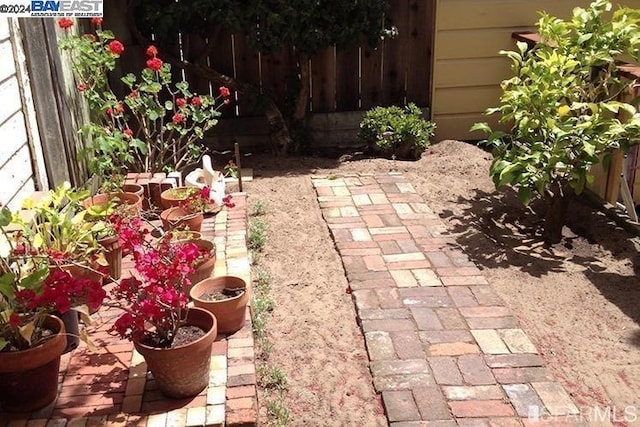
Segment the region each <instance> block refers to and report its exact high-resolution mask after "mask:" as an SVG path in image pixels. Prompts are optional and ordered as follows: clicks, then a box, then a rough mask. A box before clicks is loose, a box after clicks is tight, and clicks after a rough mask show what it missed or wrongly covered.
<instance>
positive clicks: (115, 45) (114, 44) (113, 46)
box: [109, 40, 124, 56]
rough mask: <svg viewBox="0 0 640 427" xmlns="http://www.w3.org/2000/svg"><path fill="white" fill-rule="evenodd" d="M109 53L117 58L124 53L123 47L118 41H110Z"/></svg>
mask: <svg viewBox="0 0 640 427" xmlns="http://www.w3.org/2000/svg"><path fill="white" fill-rule="evenodd" d="M109 52H111V53H113V54H114V55H118V56H119V55H122V52H124V45H123V44H122V43H121V42H120V41H118V40H112V41H111V42H110V43H109Z"/></svg>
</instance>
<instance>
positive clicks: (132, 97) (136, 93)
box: [127, 90, 140, 99]
mask: <svg viewBox="0 0 640 427" xmlns="http://www.w3.org/2000/svg"><path fill="white" fill-rule="evenodd" d="M127 96H128V97H129V98H131V99H134V98H138V97H140V94H139V93H138V91H137V90H132V91H131V93H130V94H129V95H127Z"/></svg>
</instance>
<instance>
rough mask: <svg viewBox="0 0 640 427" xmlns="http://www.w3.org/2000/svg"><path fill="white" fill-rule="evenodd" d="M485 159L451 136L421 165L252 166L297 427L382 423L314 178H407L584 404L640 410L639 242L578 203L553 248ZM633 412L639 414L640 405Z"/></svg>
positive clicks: (275, 355) (278, 357) (279, 351)
mask: <svg viewBox="0 0 640 427" xmlns="http://www.w3.org/2000/svg"><path fill="white" fill-rule="evenodd" d="M489 162H490V155H489V154H487V153H485V152H484V151H482V150H481V149H479V148H477V147H474V146H471V145H468V144H464V143H461V142H456V141H444V142H441V143H439V144H436V145H435V146H433V147H432V148H431V149H430V150H429V151H428V153H426V154H425V155H424V156H423V158H422V159H421V160H420V161H418V162H415V163H409V162H394V161H389V160H381V159H375V160H358V161H346V162H339V161H335V160H328V159H319V158H290V159H272V158H266V157H259V156H256V157H255V158H253V159H252V160H251V163H253V165H248V166H253V167H254V168H255V172H254V174H255V177H256V179H255V181H254V182H253V183H251V184H250V186H249V187H248V188H249V197H250V198H249V201H250V203H251V202H252V201H255V200H264V201H267V202H268V203H269V209H268V214H267V217H266V219H267V221H268V222H269V240H268V242H267V248H266V251H265V254H264V256H263V257H262V261H261V262H262V264H263V265H265V266H266V267H267V268H268V269H269V270H270V271H271V272H272V273H273V274H274V276H275V279H276V280H274V294H275V296H276V298H277V301H278V304H277V307H276V310H275V313H274V318H273V320H272V321H271V322H270V324H269V327H268V329H269V331H270V334H271V336H272V340H273V342H274V349H273V352H272V356H271V357H272V360H273V361H274V363H275V364H276V365H278V366H280V367H281V368H282V369H283V370H284V371H285V372H286V374H287V376H288V378H289V384H290V387H289V393H288V398H287V399H288V402H287V403H288V406H289V408H290V409H291V411H292V421H293V422H292V424H293V425H376V424H379V423H384V417H383V415H382V408H381V406H380V404H379V402H378V400H377V399H376V397H375V394H374V392H373V388H372V386H371V384H370V378H369V373H368V367H367V363H366V361H367V357H366V352H365V350H364V344H363V340H362V336H361V334H360V331H359V329H358V327H357V325H356V322H355V312H354V309H353V305H352V302H351V299H350V297H349V295H347V294H345V287H346V284H347V282H346V279H345V278H344V275H343V270H342V266H341V264H340V260H339V257H338V255H337V254H336V252H335V250H334V248H333V243H332V241H331V239H330V237H329V234H328V232H327V229H326V226H325V225H324V222H323V221H322V218H321V216H320V212H319V208H318V206H317V203H316V202H315V198H314V193H313V189H312V187H311V182H310V179H309V174H312V173H317V174H334V175H340V174H342V173H346V172H386V171H389V170H398V171H401V172H403V173H405V174H406V176H407V177H408V179H409V181H410V182H412V183H413V184H414V186H415V187H416V190H417V191H418V192H419V193H420V194H421V195H422V196H423V197H424V198H425V200H426V202H427V203H428V204H429V205H430V206H431V208H432V209H434V211H435V212H436V213H438V214H439V215H440V216H441V217H442V218H443V219H444V220H445V223H446V224H447V225H448V228H449V232H451V233H454V234H455V235H456V236H457V242H458V244H459V245H460V247H461V248H463V249H464V250H465V251H466V252H467V254H468V255H469V256H470V257H471V258H472V259H473V260H474V262H475V263H476V264H477V265H478V267H479V268H481V269H483V273H484V274H485V276H486V277H487V279H488V280H489V281H490V283H491V284H492V285H493V286H494V287H495V289H496V290H497V291H498V292H499V293H500V295H501V296H502V297H503V298H504V300H505V302H506V303H507V305H508V306H509V307H510V308H511V309H512V310H513V311H514V312H515V313H516V314H517V315H518V316H519V318H520V320H521V322H522V324H523V328H524V329H525V330H526V331H527V332H528V333H529V336H530V337H531V338H532V339H533V340H534V341H535V342H536V344H537V346H538V348H539V349H540V351H541V352H542V353H543V357H544V358H545V360H546V362H547V364H548V366H549V367H550V368H551V369H552V370H553V371H554V372H555V374H556V375H557V376H558V377H559V378H560V379H561V380H562V381H563V382H564V384H565V386H566V387H567V390H568V391H569V392H570V393H572V394H573V396H574V399H575V401H576V403H577V404H578V405H579V406H582V407H584V408H585V410H588V408H590V407H593V406H600V407H604V406H609V405H615V406H616V407H617V408H618V410H619V411H623V410H624V409H625V406H627V405H638V404H639V403H638V401H637V396H640V348H639V347H640V326H639V324H640V280H639V279H638V273H639V272H640V253H639V248H640V238H637V237H632V236H630V235H629V234H628V233H627V232H625V231H624V230H622V229H620V228H618V227H616V226H615V224H613V223H611V222H610V221H609V220H608V219H607V218H606V217H605V216H604V215H601V214H599V213H596V212H593V211H592V210H591V209H590V208H588V207H586V206H584V205H582V204H580V203H574V204H573V205H572V206H571V208H570V227H568V228H565V239H564V240H563V242H562V243H561V244H560V245H557V246H556V247H554V248H552V249H551V250H549V249H545V248H544V247H543V246H542V245H541V243H540V241H539V239H538V235H539V233H538V226H539V225H540V224H539V216H537V215H535V214H534V213H533V212H532V211H531V210H528V209H525V208H524V207H522V206H521V205H520V203H519V202H518V201H517V199H516V197H515V196H514V194H513V193H510V192H501V193H497V192H495V190H494V188H493V184H492V183H491V181H490V180H489V177H488V174H487V170H488V166H489ZM535 208H536V206H534V209H535ZM635 411H636V412H635V413H637V414H638V415H639V416H640V408H638V409H635ZM622 418H624V417H621V419H622Z"/></svg>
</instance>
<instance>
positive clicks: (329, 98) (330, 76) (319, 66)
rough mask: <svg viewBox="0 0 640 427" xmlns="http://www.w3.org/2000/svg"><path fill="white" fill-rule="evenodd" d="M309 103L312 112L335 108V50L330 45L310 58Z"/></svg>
mask: <svg viewBox="0 0 640 427" xmlns="http://www.w3.org/2000/svg"><path fill="white" fill-rule="evenodd" d="M311 78H312V80H311V86H312V92H311V97H312V101H311V105H312V106H313V112H314V113H329V112H332V111H335V110H336V95H335V94H336V50H335V47H330V48H328V49H325V50H323V51H322V52H320V53H318V54H317V55H314V56H313V57H312V58H311Z"/></svg>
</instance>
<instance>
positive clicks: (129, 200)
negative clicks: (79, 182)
mask: <svg viewBox="0 0 640 427" xmlns="http://www.w3.org/2000/svg"><path fill="white" fill-rule="evenodd" d="M109 202H115V203H116V204H117V205H118V206H120V205H125V204H126V205H131V206H133V207H134V208H136V210H138V211H139V210H142V197H140V196H138V195H137V194H134V193H99V194H96V195H95V196H91V197H89V198H87V199H84V200H83V201H82V205H83V206H84V207H85V209H86V208H89V207H91V206H96V205H104V204H107V203H109Z"/></svg>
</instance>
